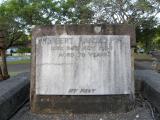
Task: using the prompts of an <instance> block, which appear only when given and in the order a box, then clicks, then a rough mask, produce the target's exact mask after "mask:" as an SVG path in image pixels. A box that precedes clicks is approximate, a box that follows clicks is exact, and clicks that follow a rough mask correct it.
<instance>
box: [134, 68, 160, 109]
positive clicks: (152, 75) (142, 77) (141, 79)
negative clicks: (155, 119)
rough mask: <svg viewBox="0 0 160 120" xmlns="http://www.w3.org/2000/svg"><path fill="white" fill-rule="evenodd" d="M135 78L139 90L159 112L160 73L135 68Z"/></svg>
mask: <svg viewBox="0 0 160 120" xmlns="http://www.w3.org/2000/svg"><path fill="white" fill-rule="evenodd" d="M135 79H136V81H137V83H139V84H140V85H139V86H140V87H139V88H138V90H139V91H141V92H142V94H143V96H144V97H145V98H146V99H147V100H148V101H149V102H150V103H151V104H152V105H153V106H154V107H155V108H156V109H157V110H158V112H160V102H159V101H160V74H159V73H157V72H155V71H153V70H136V71H135Z"/></svg>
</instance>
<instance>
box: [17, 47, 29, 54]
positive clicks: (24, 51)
mask: <svg viewBox="0 0 160 120" xmlns="http://www.w3.org/2000/svg"><path fill="white" fill-rule="evenodd" d="M16 52H17V53H30V52H31V48H26V47H21V48H19V49H18V50H17V51H16Z"/></svg>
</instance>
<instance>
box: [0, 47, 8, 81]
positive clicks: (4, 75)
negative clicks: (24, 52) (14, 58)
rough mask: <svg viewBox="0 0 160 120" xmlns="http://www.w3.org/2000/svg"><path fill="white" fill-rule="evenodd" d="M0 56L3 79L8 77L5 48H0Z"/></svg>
mask: <svg viewBox="0 0 160 120" xmlns="http://www.w3.org/2000/svg"><path fill="white" fill-rule="evenodd" d="M1 57H2V73H3V79H4V80H6V79H8V78H9V74H8V69H7V62H6V53H5V50H4V49H2V50H1Z"/></svg>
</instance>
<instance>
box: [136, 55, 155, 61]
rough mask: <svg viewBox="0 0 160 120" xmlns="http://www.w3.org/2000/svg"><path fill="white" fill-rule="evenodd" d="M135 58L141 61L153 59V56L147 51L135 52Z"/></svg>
mask: <svg viewBox="0 0 160 120" xmlns="http://www.w3.org/2000/svg"><path fill="white" fill-rule="evenodd" d="M134 58H135V60H139V61H153V57H152V56H151V55H149V54H146V53H134Z"/></svg>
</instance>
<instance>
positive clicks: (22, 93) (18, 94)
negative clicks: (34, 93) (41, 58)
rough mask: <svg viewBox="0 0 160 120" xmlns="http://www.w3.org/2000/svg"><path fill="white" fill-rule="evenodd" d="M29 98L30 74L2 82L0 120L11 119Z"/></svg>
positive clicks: (0, 88) (0, 84) (23, 74)
mask: <svg viewBox="0 0 160 120" xmlns="http://www.w3.org/2000/svg"><path fill="white" fill-rule="evenodd" d="M28 98H29V73H21V74H19V75H17V76H15V77H12V78H10V79H8V80H5V81H0V120H7V119H8V118H10V117H11V116H12V115H13V114H14V113H15V112H16V111H17V110H18V109H19V108H20V107H21V106H22V105H23V104H24V103H25V102H26V100H28Z"/></svg>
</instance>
